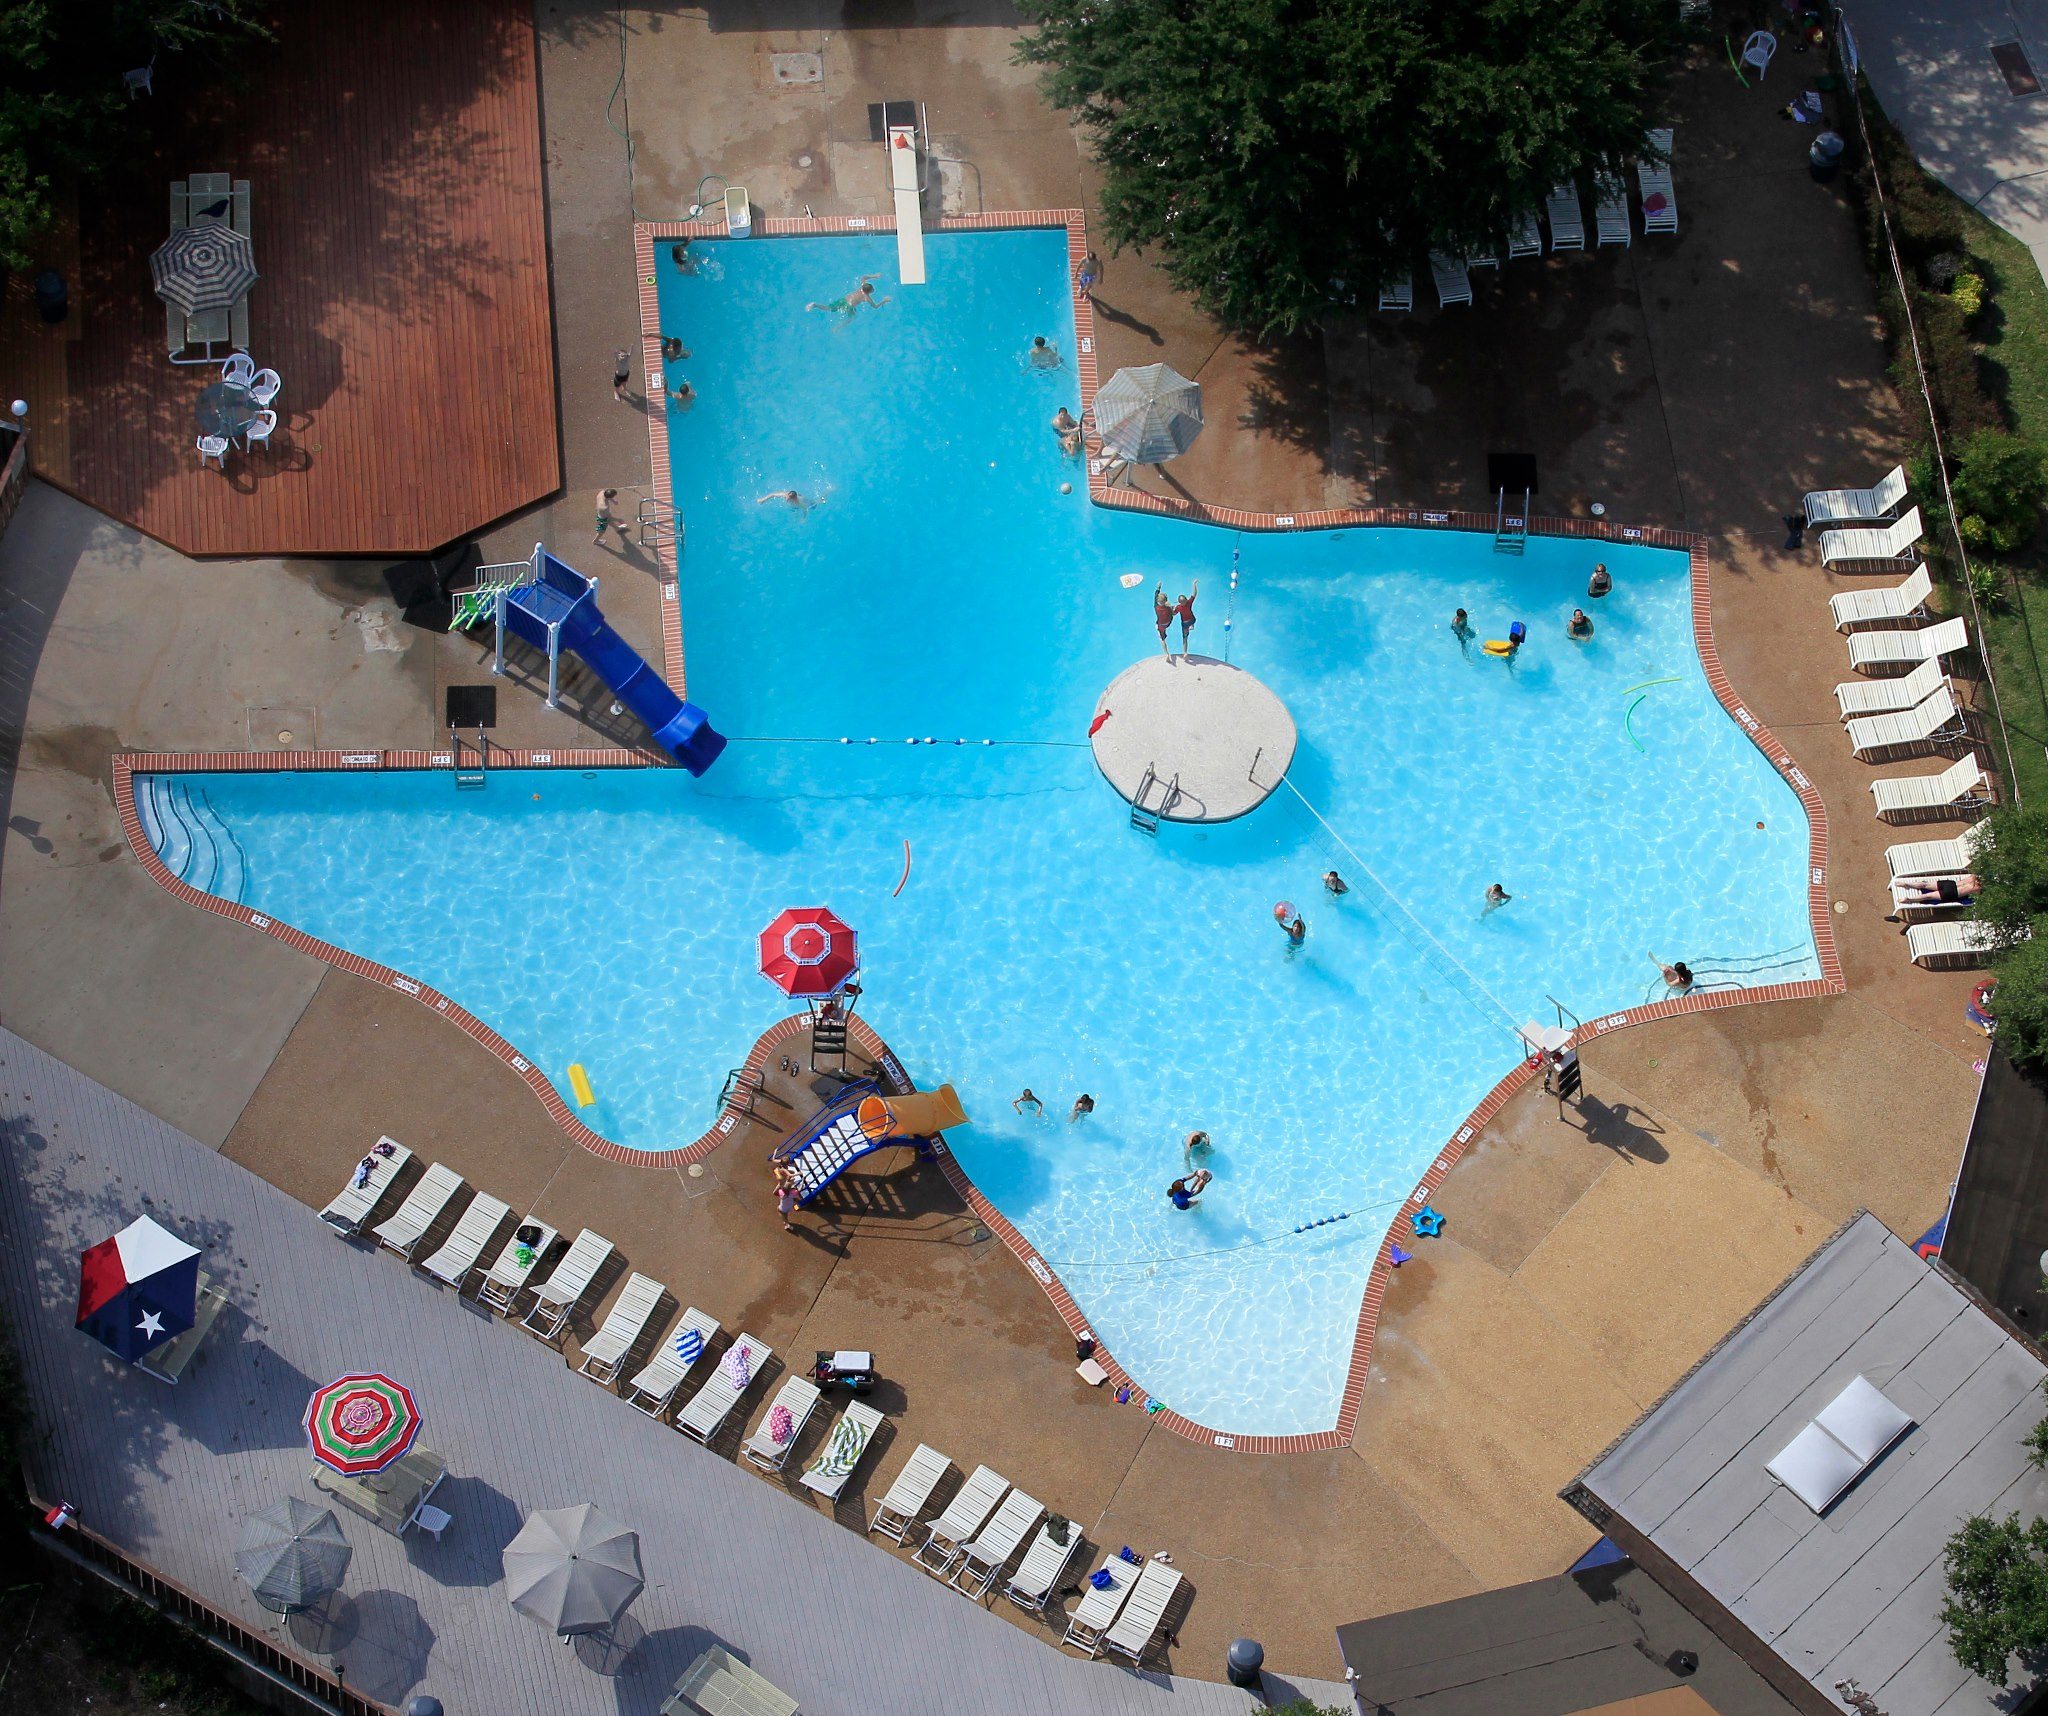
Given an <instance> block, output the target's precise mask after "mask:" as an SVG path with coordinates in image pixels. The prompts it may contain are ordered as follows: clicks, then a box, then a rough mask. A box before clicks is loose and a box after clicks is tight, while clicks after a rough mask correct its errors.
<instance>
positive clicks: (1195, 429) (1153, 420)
mask: <svg viewBox="0 0 2048 1716" xmlns="http://www.w3.org/2000/svg"><path fill="white" fill-rule="evenodd" d="M1094 410H1095V432H1096V433H1097V434H1098V435H1100V436H1101V437H1102V444H1103V446H1104V447H1105V448H1107V449H1108V450H1109V451H1110V452H1111V453H1113V454H1115V455H1116V457H1117V458H1119V459H1122V460H1124V461H1126V462H1127V463H1129V464H1133V465H1156V464H1159V463H1161V462H1163V461H1164V460H1167V459H1172V458H1176V457H1178V456H1179V455H1180V454H1182V453H1185V452H1186V451H1187V450H1188V449H1189V448H1190V447H1192V446H1193V445H1194V444H1195V437H1196V436H1197V435H1199V434H1201V432H1202V390H1201V388H1200V387H1199V386H1197V385H1196V384H1195V383H1194V382H1192V381H1190V380H1188V378H1187V377H1186V376H1184V375H1182V374H1180V373H1179V372H1178V371H1176V370H1174V369H1172V368H1169V367H1168V366H1167V365H1166V364H1163V363H1148V364H1141V365H1139V366H1138V368H1136V369H1120V370H1118V371H1117V372H1116V374H1115V375H1113V376H1111V377H1110V378H1109V380H1108V381H1106V382H1104V383H1103V385H1102V386H1101V387H1100V388H1098V389H1097V390H1096V394H1095V405H1094Z"/></svg>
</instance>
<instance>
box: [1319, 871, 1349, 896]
mask: <svg viewBox="0 0 2048 1716" xmlns="http://www.w3.org/2000/svg"><path fill="white" fill-rule="evenodd" d="M1323 892H1324V893H1326V894H1348V893H1350V892H1351V884H1350V883H1349V882H1347V881H1345V880H1344V878H1343V877H1342V876H1340V875H1338V874H1337V872H1336V871H1334V870H1325V871H1324V872H1323Z"/></svg>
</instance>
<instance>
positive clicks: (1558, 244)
mask: <svg viewBox="0 0 2048 1716" xmlns="http://www.w3.org/2000/svg"><path fill="white" fill-rule="evenodd" d="M1543 213H1544V217H1545V218H1546V219H1547V220H1548V221H1549V222H1550V248H1551V250H1552V252H1553V253H1555V252H1557V251H1560V250H1584V249H1585V248H1586V214H1585V210H1584V209H1582V208H1581V207H1580V206H1579V187H1578V186H1577V185H1575V184H1573V183H1572V182H1571V180H1569V179H1567V180H1565V182H1564V183H1563V184H1561V185H1552V186H1551V187H1550V195H1549V196H1547V197H1545V198H1544V199H1543Z"/></svg>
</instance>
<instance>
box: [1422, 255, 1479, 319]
mask: <svg viewBox="0 0 2048 1716" xmlns="http://www.w3.org/2000/svg"><path fill="white" fill-rule="evenodd" d="M1429 272H1430V276H1431V278H1432V279H1434V280H1435V281H1436V301H1437V305H1438V307H1439V308H1441V307H1443V306H1444V305H1447V304H1469V303H1471V302H1472V276H1471V275H1470V274H1468V273H1466V272H1465V265H1464V263H1462V262H1460V261H1459V260H1458V259H1457V258H1456V257H1455V256H1446V255H1444V254H1443V252H1442V251H1440V250H1432V251H1431V252H1430V253H1429Z"/></svg>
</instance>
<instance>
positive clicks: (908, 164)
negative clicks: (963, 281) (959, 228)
mask: <svg viewBox="0 0 2048 1716" xmlns="http://www.w3.org/2000/svg"><path fill="white" fill-rule="evenodd" d="M889 189H890V191H891V192H892V193H893V194H894V196H895V198H896V275H897V278H898V279H899V280H900V281H901V282H902V283H903V284H904V285H905V286H922V285H923V284H924V212H923V210H922V209H921V208H920V207H919V204H918V189H917V128H916V127H915V126H912V125H892V126H890V127H889Z"/></svg>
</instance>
